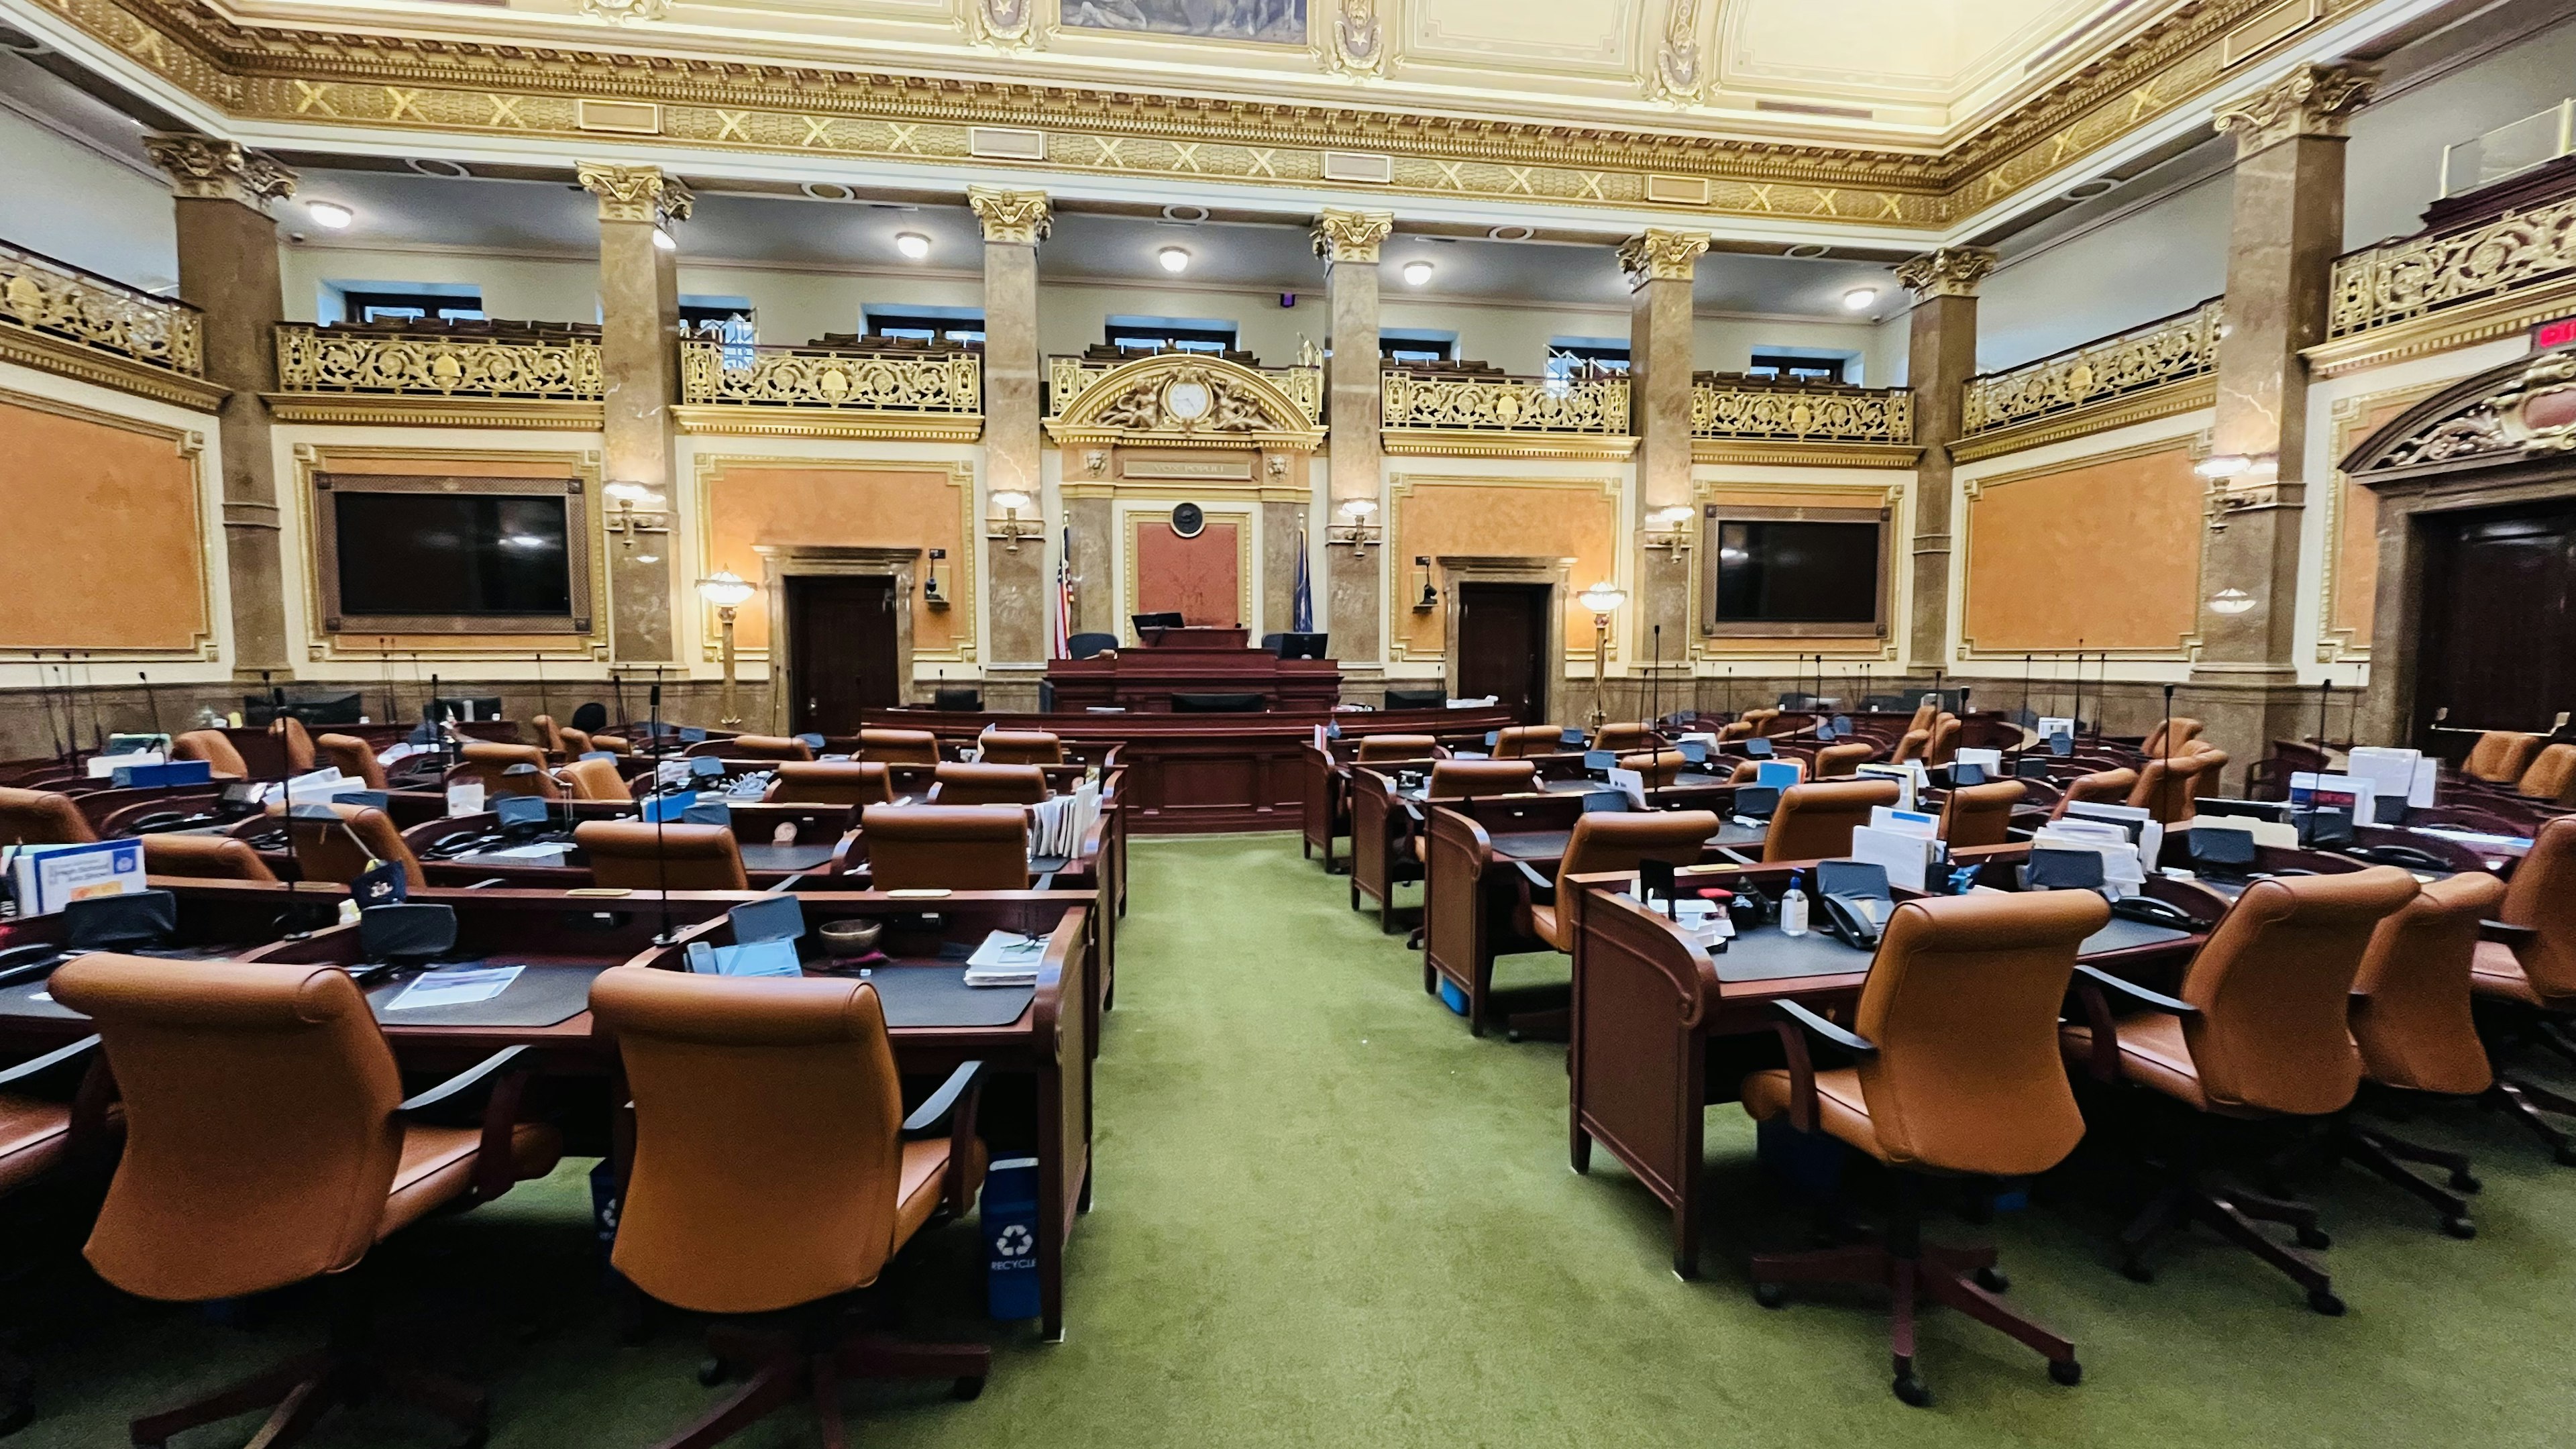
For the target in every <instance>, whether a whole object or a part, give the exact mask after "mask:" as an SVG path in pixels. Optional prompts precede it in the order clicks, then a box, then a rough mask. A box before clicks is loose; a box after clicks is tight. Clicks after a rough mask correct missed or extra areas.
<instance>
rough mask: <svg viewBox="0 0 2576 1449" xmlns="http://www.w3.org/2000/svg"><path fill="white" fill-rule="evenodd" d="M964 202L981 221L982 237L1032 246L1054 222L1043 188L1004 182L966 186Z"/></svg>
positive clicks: (1041, 238) (1053, 215) (1011, 243)
mask: <svg viewBox="0 0 2576 1449" xmlns="http://www.w3.org/2000/svg"><path fill="white" fill-rule="evenodd" d="M966 204H967V205H968V206H971V207H973V208H975V217H976V219H977V220H979V221H981V222H983V223H984V240H985V241H986V242H988V243H990V242H1002V243H1007V244H1010V245H1012V246H1023V247H1033V246H1036V245H1037V244H1038V243H1039V242H1041V241H1044V240H1046V234H1047V232H1048V231H1050V230H1051V229H1053V227H1054V226H1055V214H1054V212H1053V211H1051V210H1049V209H1048V207H1047V194H1046V193H1045V192H1043V191H1014V190H1012V189H1011V188H1010V187H1007V186H969V187H967V188H966Z"/></svg>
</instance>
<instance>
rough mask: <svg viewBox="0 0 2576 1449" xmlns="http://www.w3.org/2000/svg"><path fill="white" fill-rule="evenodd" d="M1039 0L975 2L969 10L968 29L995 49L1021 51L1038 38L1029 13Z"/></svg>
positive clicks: (970, 33) (977, 0) (978, 0)
mask: <svg viewBox="0 0 2576 1449" xmlns="http://www.w3.org/2000/svg"><path fill="white" fill-rule="evenodd" d="M1036 5H1037V0H973V3H972V4H970V5H969V6H968V7H967V10H966V30H967V33H968V34H969V35H971V36H972V37H974V39H975V40H976V41H977V42H978V43H980V44H984V45H989V46H991V47H993V48H994V49H996V50H1021V49H1025V48H1026V47H1027V46H1028V44H1029V42H1030V41H1031V40H1033V39H1035V38H1036V37H1035V34H1034V28H1033V27H1032V26H1031V25H1030V24H1029V14H1030V12H1031V11H1032V10H1033V9H1035V8H1036Z"/></svg>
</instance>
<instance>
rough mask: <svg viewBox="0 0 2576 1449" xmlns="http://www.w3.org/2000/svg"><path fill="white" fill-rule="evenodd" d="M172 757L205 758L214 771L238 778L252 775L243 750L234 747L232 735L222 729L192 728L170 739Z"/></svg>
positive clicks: (181, 758)
mask: <svg viewBox="0 0 2576 1449" xmlns="http://www.w3.org/2000/svg"><path fill="white" fill-rule="evenodd" d="M170 758H171V759H174V760H203V761H205V762H206V767H207V768H208V769H210V770H212V771H213V772H214V773H216V774H218V775H230V776H232V777H233V778H234V779H237V780H238V779H245V778H247V777H248V776H249V775H250V766H249V765H248V764H245V763H244V762H243V760H242V757H241V751H240V750H237V749H235V748H233V741H232V736H230V735H227V734H225V733H224V732H223V731H222V730H190V731H188V732H187V733H186V734H183V735H180V736H178V737H177V738H175V739H173V740H171V741H170Z"/></svg>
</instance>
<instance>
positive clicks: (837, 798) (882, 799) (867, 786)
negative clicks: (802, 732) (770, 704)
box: [760, 760, 894, 805]
mask: <svg viewBox="0 0 2576 1449" xmlns="http://www.w3.org/2000/svg"><path fill="white" fill-rule="evenodd" d="M760 798H761V799H763V800H767V801H783V802H785V803H787V804H790V805H891V804H893V803H894V780H893V777H892V776H890V775H889V774H888V773H887V772H886V767H885V766H883V765H881V764H878V763H877V762H876V761H874V760H816V761H814V762H812V763H810V764H799V763H797V762H795V761H792V760H791V761H788V762H786V763H784V764H781V765H780V766H779V767H778V770H777V772H776V773H775V774H772V775H771V776H770V777H769V789H768V791H767V792H766V793H764V794H763V795H762V796H761V797H760Z"/></svg>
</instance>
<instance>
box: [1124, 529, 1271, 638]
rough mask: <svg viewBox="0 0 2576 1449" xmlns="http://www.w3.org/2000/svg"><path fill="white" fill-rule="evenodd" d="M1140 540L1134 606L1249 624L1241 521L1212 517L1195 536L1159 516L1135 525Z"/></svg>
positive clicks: (1191, 618)
mask: <svg viewBox="0 0 2576 1449" xmlns="http://www.w3.org/2000/svg"><path fill="white" fill-rule="evenodd" d="M1132 526H1133V528H1134V530H1135V532H1134V534H1133V538H1134V540H1135V546H1136V612H1137V613H1139V614H1163V613H1169V612H1172V611H1174V610H1178V611H1179V612H1180V615H1181V618H1182V620H1183V622H1185V623H1190V624H1213V625H1215V626H1217V627H1219V628H1234V627H1237V626H1244V625H1249V624H1250V623H1251V622H1252V621H1251V620H1249V619H1244V618H1241V617H1238V616H1239V615H1241V614H1242V612H1243V559H1242V555H1241V549H1242V540H1241V539H1240V538H1239V537H1238V535H1237V530H1238V529H1239V528H1240V527H1241V525H1240V524H1235V523H1219V522H1216V521H1215V520H1213V519H1211V520H1210V521H1209V522H1208V525H1207V527H1206V528H1204V529H1202V530H1200V532H1199V536H1198V537H1196V538H1183V537H1181V536H1180V535H1179V534H1177V533H1174V532H1173V531H1172V526H1171V524H1170V523H1168V522H1166V521H1164V520H1161V519H1138V520H1137V521H1136V522H1135V523H1134V525H1132Z"/></svg>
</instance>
